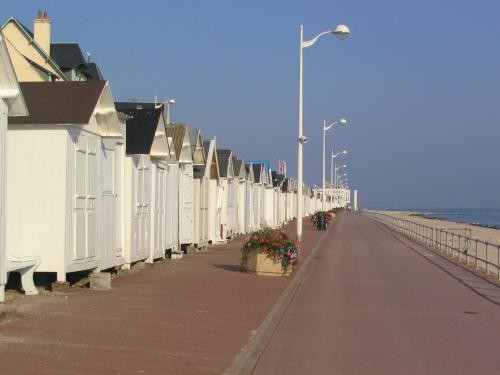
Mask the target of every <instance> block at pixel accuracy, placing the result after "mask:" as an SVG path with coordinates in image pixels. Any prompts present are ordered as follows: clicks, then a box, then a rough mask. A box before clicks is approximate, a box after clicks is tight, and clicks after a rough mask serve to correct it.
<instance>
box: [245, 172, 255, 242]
mask: <svg viewBox="0 0 500 375" xmlns="http://www.w3.org/2000/svg"><path fill="white" fill-rule="evenodd" d="M244 166H245V233H250V232H251V231H253V230H254V217H253V215H254V209H253V208H254V205H253V198H254V187H253V185H254V176H253V167H252V164H248V163H244Z"/></svg>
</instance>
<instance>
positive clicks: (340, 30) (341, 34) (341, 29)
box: [301, 25, 350, 48]
mask: <svg viewBox="0 0 500 375" xmlns="http://www.w3.org/2000/svg"><path fill="white" fill-rule="evenodd" d="M326 34H334V35H336V36H337V37H338V38H340V39H345V38H347V37H348V36H349V34H350V30H349V28H348V27H347V26H346V25H338V26H337V27H336V28H335V30H327V31H323V32H322V33H319V34H318V35H316V36H315V37H314V38H312V39H310V40H303V41H302V45H301V47H302V48H307V47H311V46H312V45H313V44H314V43H316V42H317V41H318V39H319V38H321V37H322V36H323V35H326Z"/></svg>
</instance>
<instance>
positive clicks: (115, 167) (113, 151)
mask: <svg viewBox="0 0 500 375" xmlns="http://www.w3.org/2000/svg"><path fill="white" fill-rule="evenodd" d="M121 147H123V145H117V141H116V140H103V142H102V144H101V156H102V157H101V223H102V224H101V247H100V248H101V252H100V267H101V269H107V268H111V267H115V266H117V265H119V263H120V261H121V259H122V257H123V244H122V230H121V229H122V228H121V222H122V217H121V211H122V210H121V204H120V203H121V194H122V192H121V180H122V165H121V164H122V160H121V154H120V152H121V151H122V150H121Z"/></svg>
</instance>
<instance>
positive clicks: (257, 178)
mask: <svg viewBox="0 0 500 375" xmlns="http://www.w3.org/2000/svg"><path fill="white" fill-rule="evenodd" d="M252 168H253V178H254V181H255V182H256V183H260V182H261V181H260V175H261V171H262V164H259V163H256V164H252Z"/></svg>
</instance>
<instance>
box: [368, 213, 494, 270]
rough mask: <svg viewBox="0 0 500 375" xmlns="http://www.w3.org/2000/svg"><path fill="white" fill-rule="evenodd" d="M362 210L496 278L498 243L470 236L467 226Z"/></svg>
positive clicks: (369, 215)
mask: <svg viewBox="0 0 500 375" xmlns="http://www.w3.org/2000/svg"><path fill="white" fill-rule="evenodd" d="M363 214H364V215H365V216H367V217H369V218H371V219H374V220H377V221H379V222H381V223H383V224H385V225H386V226H388V227H389V228H391V229H393V230H395V231H396V232H399V233H401V234H403V235H404V236H406V237H408V238H411V239H413V240H415V241H417V242H419V243H420V244H422V245H424V246H427V247H430V248H433V249H435V250H438V251H439V252H440V253H442V254H445V255H447V256H449V257H451V258H453V259H457V260H458V261H460V262H463V263H465V264H467V265H469V266H472V267H475V268H476V269H478V270H481V271H483V272H485V273H486V274H492V275H496V277H497V279H499V280H500V262H499V260H500V245H496V244H492V243H490V242H487V241H482V240H479V239H476V238H472V236H471V230H470V229H465V228H462V229H460V231H463V233H464V234H460V233H457V231H458V229H454V228H441V227H438V228H436V227H429V226H427V225H423V224H419V223H417V222H415V221H412V220H408V219H400V218H397V217H394V216H390V215H387V214H382V213H378V212H371V211H363Z"/></svg>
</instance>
